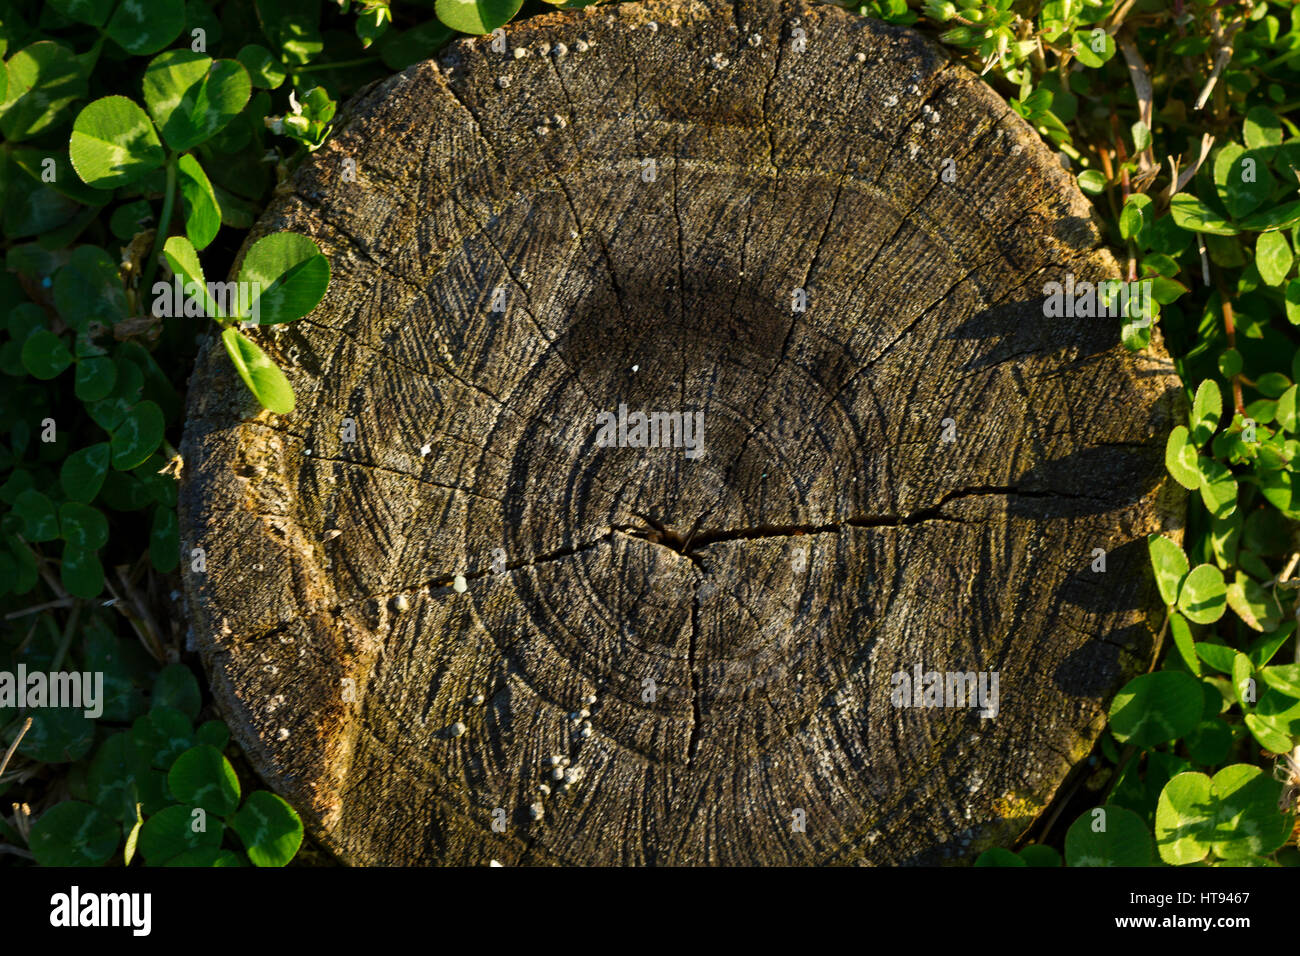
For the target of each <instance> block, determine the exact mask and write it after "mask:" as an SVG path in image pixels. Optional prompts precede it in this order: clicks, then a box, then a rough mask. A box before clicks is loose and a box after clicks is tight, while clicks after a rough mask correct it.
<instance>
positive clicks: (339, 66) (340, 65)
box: [290, 56, 379, 76]
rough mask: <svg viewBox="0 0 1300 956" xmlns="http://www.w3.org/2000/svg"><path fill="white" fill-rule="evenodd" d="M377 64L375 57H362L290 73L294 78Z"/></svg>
mask: <svg viewBox="0 0 1300 956" xmlns="http://www.w3.org/2000/svg"><path fill="white" fill-rule="evenodd" d="M378 62H379V57H377V56H363V57H359V58H357V59H355V60H340V61H339V62H337V63H314V64H312V65H311V66H300V67H296V68H294V69H293V70H291V71H290V72H291V73H293V75H294V76H299V75H301V74H303V73H319V72H320V71H321V70H345V69H347V68H348V67H350V66H365V65H366V64H367V63H378Z"/></svg>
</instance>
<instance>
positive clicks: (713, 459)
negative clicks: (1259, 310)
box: [182, 0, 1181, 865]
mask: <svg viewBox="0 0 1300 956" xmlns="http://www.w3.org/2000/svg"><path fill="white" fill-rule="evenodd" d="M945 169H947V170H950V173H949V175H947V176H945V175H944V173H945ZM281 229H288V230H294V231H297V232H301V233H305V234H307V235H310V236H312V237H314V238H315V239H316V240H317V242H318V243H319V244H320V245H321V247H322V249H323V250H324V251H325V253H326V255H327V256H328V257H329V259H330V262H331V266H332V270H333V279H332V282H331V285H330V289H329V292H328V294H327V296H326V298H325V299H324V301H323V302H322V303H321V305H320V306H319V307H318V308H317V309H316V311H315V312H314V313H313V314H311V315H310V316H308V317H307V318H305V319H303V320H301V321H300V322H298V323H296V324H294V325H292V326H288V327H285V328H283V329H282V330H281V331H278V332H272V331H267V332H265V333H258V337H259V340H260V341H261V342H262V343H264V345H265V347H266V348H267V349H268V351H269V352H271V354H272V355H273V356H274V357H275V358H277V360H279V361H280V362H281V363H282V365H283V366H284V367H286V368H287V370H288V374H289V377H290V380H291V381H292V383H293V386H294V389H295V391H296V393H297V398H298V407H297V410H296V411H294V412H293V413H292V414H290V415H287V416H283V417H278V416H275V415H272V414H271V413H268V412H263V411H261V410H260V409H259V408H257V407H256V406H255V405H254V404H253V403H252V400H251V399H250V398H248V397H247V396H246V395H245V393H244V392H243V389H242V386H241V385H240V384H239V382H238V380H237V379H236V377H235V375H234V373H233V372H232V371H231V370H230V368H229V365H228V363H227V361H226V359H225V357H224V355H223V354H222V353H221V349H220V347H219V346H213V344H212V343H209V344H208V345H207V346H205V349H204V352H203V355H202V356H201V357H200V360H199V366H198V369H197V371H196V373H195V376H194V379H193V381H192V383H191V386H192V387H191V394H192V400H191V407H190V420H189V424H188V428H187V434H186V438H185V449H184V453H185V460H186V463H187V464H186V468H185V472H184V474H185V483H184V488H183V503H182V521H183V540H184V547H185V548H186V549H195V548H202V549H203V551H204V554H205V556H206V567H205V569H204V570H201V571H194V570H190V571H187V578H186V590H187V602H188V606H189V609H190V614H191V616H192V623H193V637H194V643H195V646H196V647H197V648H198V649H199V650H201V651H202V654H203V656H204V660H205V663H206V665H207V668H208V671H209V674H210V678H211V681H212V685H213V689H214V693H215V694H216V697H217V700H218V701H219V703H220V705H221V706H222V708H223V709H224V711H225V713H226V714H227V716H228V718H229V720H230V722H231V724H232V726H233V727H234V730H235V737H236V740H237V741H238V742H239V743H240V744H241V745H242V746H243V747H244V749H245V750H246V751H247V753H248V756H249V758H250V759H251V760H252V762H253V764H254V765H255V766H256V767H257V769H258V770H259V772H261V773H262V774H263V775H264V776H265V777H266V779H267V780H268V782H269V783H270V784H271V786H273V787H274V788H275V789H277V790H278V791H279V792H280V793H282V794H283V795H284V796H285V797H286V798H288V799H289V800H290V801H291V802H293V803H294V804H295V805H296V806H297V807H298V808H299V809H300V810H301V812H302V814H303V816H304V819H305V820H306V821H307V822H308V824H309V826H310V827H311V828H312V829H313V831H314V832H315V833H316V834H317V836H318V837H319V838H320V839H321V840H322V841H323V842H324V844H325V845H326V846H327V847H329V848H330V849H331V850H332V851H333V852H335V853H336V854H337V855H338V856H339V857H340V858H341V859H343V860H345V861H348V862H351V863H385V864H388V863H398V864H408V863H450V864H477V865H485V864H487V863H488V862H489V861H491V860H497V861H499V862H501V863H503V864H505V865H514V864H530V863H532V864H550V863H571V864H609V863H626V864H659V865H664V864H792V863H795V864H811V863H878V864H887V863H936V862H943V861H945V860H959V859H965V858H969V857H970V856H971V855H972V854H973V853H974V852H976V851H978V850H979V849H981V848H984V847H986V846H989V845H991V844H993V843H995V842H998V841H1007V840H1011V839H1013V838H1014V837H1015V836H1016V835H1017V834H1019V833H1021V832H1023V831H1024V830H1025V829H1026V827H1027V826H1028V825H1029V824H1030V823H1031V822H1032V820H1033V819H1034V817H1035V816H1036V815H1037V814H1038V813H1039V812H1040V811H1041V810H1042V809H1043V808H1044V806H1045V805H1046V804H1047V803H1048V802H1049V801H1050V800H1051V798H1052V796H1053V795H1054V794H1055V792H1056V790H1057V789H1058V787H1059V786H1060V784H1061V782H1062V780H1063V779H1064V777H1065V775H1066V774H1067V772H1068V771H1069V769H1070V768H1071V767H1072V766H1073V765H1074V764H1075V763H1076V762H1077V761H1078V760H1080V759H1081V758H1082V757H1083V756H1084V755H1086V754H1087V752H1088V751H1089V749H1090V747H1091V745H1092V743H1093V742H1094V740H1095V739H1096V736H1097V734H1098V733H1099V732H1100V730H1101V728H1102V726H1103V725H1104V720H1105V703H1106V701H1107V700H1108V698H1109V696H1110V695H1111V694H1112V693H1113V692H1114V690H1115V689H1116V688H1117V687H1118V686H1119V685H1120V683H1121V682H1122V681H1123V680H1125V679H1127V677H1129V676H1131V675H1133V674H1134V673H1137V672H1138V671H1139V670H1141V669H1143V668H1145V667H1146V666H1147V665H1148V664H1149V662H1150V657H1151V654H1152V652H1153V650H1154V646H1155V636H1156V633H1155V632H1156V626H1158V623H1159V617H1158V614H1159V612H1160V608H1159V599H1158V597H1157V596H1156V594H1155V590H1154V587H1153V584H1152V582H1151V579H1150V575H1149V573H1148V571H1147V568H1146V565H1147V561H1146V544H1145V540H1144V539H1145V536H1146V535H1147V534H1149V533H1152V532H1156V531H1169V532H1173V533H1177V532H1178V530H1179V528H1180V526H1181V518H1180V517H1179V516H1178V515H1179V506H1180V501H1181V499H1180V498H1179V496H1178V493H1177V492H1175V491H1173V490H1172V489H1171V487H1170V486H1169V483H1168V482H1167V481H1166V480H1165V479H1164V472H1163V467H1162V454H1163V451H1162V446H1163V436H1164V435H1165V434H1166V433H1167V431H1168V428H1169V426H1170V424H1171V418H1172V416H1173V414H1174V413H1175V411H1176V410H1177V405H1178V402H1179V401H1180V400H1181V399H1180V398H1179V397H1178V396H1179V394H1180V393H1179V390H1178V382H1177V378H1176V376H1175V375H1174V373H1173V370H1172V367H1171V365H1170V363H1169V361H1168V358H1167V357H1166V356H1165V354H1164V352H1163V351H1162V350H1161V348H1160V346H1159V344H1158V342H1157V344H1156V345H1155V346H1153V347H1152V348H1151V349H1149V350H1147V351H1146V352H1145V353H1142V354H1139V355H1130V354H1129V353H1127V352H1126V351H1125V350H1124V349H1123V348H1122V347H1121V346H1120V344H1119V321H1118V320H1117V319H1114V318H1091V317H1077V318H1076V317H1066V318H1048V317H1045V315H1044V307H1043V298H1044V296H1043V286H1044V284H1045V283H1046V282H1052V281H1060V282H1064V281H1065V280H1066V278H1067V276H1070V275H1073V276H1074V277H1075V280H1076V281H1077V282H1083V281H1096V280H1098V279H1101V278H1106V277H1117V276H1118V275H1119V270H1118V268H1117V266H1116V263H1115V261H1114V260H1113V258H1112V257H1111V256H1110V255H1109V254H1108V253H1106V252H1105V251H1104V250H1102V249H1100V248H1099V244H1100V235H1099V232H1098V230H1097V228H1096V227H1095V225H1094V223H1093V221H1092V218H1091V212H1090V207H1089V206H1088V204H1087V202H1086V201H1085V200H1084V198H1083V197H1082V196H1081V195H1080V194H1079V192H1078V191H1077V189H1076V188H1075V186H1074V184H1073V182H1072V180H1071V178H1070V175H1069V174H1068V173H1066V172H1064V171H1063V170H1062V169H1060V167H1059V165H1058V164H1057V163H1056V161H1055V158H1054V157H1053V156H1052V154H1051V153H1050V152H1049V151H1048V149H1047V148H1046V147H1045V146H1044V145H1043V144H1042V143H1041V141H1040V140H1039V139H1038V138H1037V136H1036V135H1035V134H1034V133H1033V131H1032V130H1031V129H1030V128H1029V127H1028V126H1027V125H1026V124H1025V123H1024V122H1023V121H1022V120H1021V119H1020V118H1019V117H1018V116H1016V115H1015V114H1014V113H1013V112H1012V111H1011V109H1010V108H1009V107H1008V106H1007V104H1006V103H1004V102H1003V101H1002V100H1001V99H1000V98H998V97H997V95H996V94H994V93H993V92H992V91H991V90H990V89H989V88H988V87H987V86H986V85H984V84H983V83H982V82H981V81H980V80H979V79H978V78H977V77H975V76H974V75H973V74H971V73H970V72H969V71H968V70H966V69H965V68H963V67H961V66H959V65H955V64H952V63H950V62H949V61H948V60H947V59H946V58H945V56H944V55H943V54H942V53H941V52H940V51H939V50H938V48H937V47H935V46H934V45H933V44H931V43H930V42H929V41H927V40H924V39H923V38H921V37H920V36H919V35H917V34H915V33H913V32H911V31H908V30H904V29H900V28H895V27H891V26H887V25H882V24H880V23H877V22H872V21H869V20H866V19H862V18H858V17H855V16H852V15H850V14H848V13H846V12H844V11H843V10H841V9H838V8H835V7H829V6H808V5H804V4H802V3H786V4H781V5H777V4H775V3H772V2H770V0H762V2H758V3H753V2H738V3H736V5H735V6H730V5H725V4H719V3H716V2H710V3H698V2H691V3H671V4H670V3H644V4H638V3H632V4H626V5H619V6H614V7H603V6H602V7H596V8H588V9H586V10H584V11H581V12H572V13H557V14H553V15H547V16H543V17H540V18H537V19H533V20H530V21H527V22H524V23H520V24H515V25H511V26H509V27H508V28H507V29H506V31H505V39H504V43H502V42H501V41H499V40H498V42H497V45H496V46H495V47H494V46H493V38H492V37H482V38H476V39H472V40H463V41H460V42H457V43H455V44H452V45H451V46H450V47H448V48H447V49H446V50H445V51H444V52H443V53H442V54H440V55H439V56H438V57H437V58H436V59H435V60H431V61H428V62H425V63H421V64H418V65H416V66H413V67H411V68H410V69H408V70H406V71H405V72H403V73H401V74H399V75H397V76H394V77H392V78H391V79H389V80H387V81H384V82H382V83H379V84H376V85H374V86H372V87H370V88H368V89H367V90H366V91H364V92H363V93H362V94H360V95H359V96H358V97H357V98H356V99H355V100H354V101H353V102H352V103H351V104H349V107H348V109H347V110H345V111H344V113H343V115H342V116H341V118H340V123H339V126H338V129H337V130H336V132H335V134H334V136H333V137H332V139H331V140H330V142H329V143H328V144H327V145H326V146H325V147H324V148H322V149H321V150H319V151H318V152H317V153H316V154H315V155H314V156H312V157H311V158H310V159H309V160H308V161H307V162H306V163H305V164H304V165H303V166H302V167H301V169H300V170H299V171H298V172H297V174H296V175H295V178H294V179H293V180H292V183H291V185H290V187H289V188H287V189H286V190H285V191H284V193H283V194H282V195H281V196H280V197H279V198H278V199H277V201H276V202H275V204H274V205H273V207H272V208H271V209H270V210H269V211H268V213H267V215H266V216H265V217H264V219H263V220H262V222H261V223H260V225H259V230H258V231H259V233H260V232H266V231H272V230H281ZM620 408H623V410H624V414H623V421H624V425H625V426H626V427H627V428H628V433H626V437H627V439H628V440H627V441H624V442H622V443H621V444H620V443H615V444H613V445H607V444H602V442H601V441H600V437H601V432H602V428H601V423H602V421H604V419H601V418H600V417H599V416H601V414H602V413H612V415H613V416H614V417H615V419H618V418H619V415H620ZM654 411H661V412H669V413H678V414H679V415H681V416H682V417H681V419H680V420H681V421H682V422H684V423H686V422H689V423H690V424H692V425H701V424H702V429H696V430H693V431H692V432H691V433H689V434H687V433H684V432H683V431H676V432H672V433H671V434H670V433H668V432H667V431H664V432H663V437H664V439H665V441H664V442H663V443H662V444H660V445H659V446H658V447H639V446H638V445H637V444H636V441H635V440H636V437H637V432H636V422H637V420H638V419H637V418H636V417H634V413H636V412H654ZM656 423H657V424H662V422H661V421H660V420H659V419H656ZM612 432H613V436H614V437H615V438H616V439H617V438H618V437H619V429H618V428H617V427H615V428H614V429H613V430H612ZM701 439H702V441H701ZM1103 551H1104V552H1105V555H1104V570H1100V569H1099V568H1100V567H1102V566H1103V565H1101V564H1100V563H1099V557H1098V556H1099V554H1100V553H1101V552H1103ZM1153 625H1155V626H1153ZM918 671H919V672H922V673H924V672H931V671H934V672H940V673H942V674H948V673H950V672H952V673H959V674H964V673H967V672H969V673H972V674H974V675H977V676H978V677H981V678H982V679H983V680H984V684H985V687H986V688H987V689H988V690H990V691H991V690H992V688H993V685H992V683H991V681H992V679H993V675H994V674H996V676H997V685H996V687H997V692H998V693H997V697H996V699H994V698H993V697H992V695H991V694H990V696H988V697H986V698H984V702H985V707H984V708H983V709H981V708H980V707H979V706H969V704H970V703H971V702H970V701H960V700H959V701H956V702H955V703H956V706H924V704H925V699H924V698H922V697H921V696H920V689H918V690H917V692H916V698H915V699H913V697H912V695H911V694H908V695H907V696H906V698H900V696H899V694H898V687H899V686H900V685H898V683H897V681H898V677H897V675H900V674H903V675H907V677H908V679H909V680H910V679H911V678H912V677H913V676H914V675H915V674H916V673H917V672H918ZM922 683H923V684H924V681H923V682H922ZM931 702H933V698H931ZM945 703H948V704H953V703H954V702H953V701H951V700H946V701H945ZM900 704H907V705H913V704H921V705H922V706H901V705H900ZM557 758H558V766H556V765H553V764H555V763H556V762H557ZM566 771H567V774H566ZM557 777H559V779H556V778H557Z"/></svg>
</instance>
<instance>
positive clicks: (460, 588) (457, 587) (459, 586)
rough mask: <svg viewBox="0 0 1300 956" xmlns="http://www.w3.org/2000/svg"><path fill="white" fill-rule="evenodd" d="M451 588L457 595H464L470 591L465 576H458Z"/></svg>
mask: <svg viewBox="0 0 1300 956" xmlns="http://www.w3.org/2000/svg"><path fill="white" fill-rule="evenodd" d="M451 587H452V590H454V591H455V592H456V593H457V594H464V593H465V592H466V591H467V590H468V589H469V585H468V584H466V583H465V575H463V574H458V575H456V579H455V580H454V581H452V583H451Z"/></svg>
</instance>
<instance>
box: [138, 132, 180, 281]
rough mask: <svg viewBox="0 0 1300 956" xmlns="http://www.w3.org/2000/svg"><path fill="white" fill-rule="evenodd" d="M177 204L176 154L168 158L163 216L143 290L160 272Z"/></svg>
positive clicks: (146, 269) (145, 274)
mask: <svg viewBox="0 0 1300 956" xmlns="http://www.w3.org/2000/svg"><path fill="white" fill-rule="evenodd" d="M175 202H176V154H175V153H173V154H172V155H171V156H169V157H167V182H166V185H165V186H163V207H162V216H160V217H159V219H158V231H157V233H156V234H155V235H154V239H153V251H152V252H151V253H150V254H149V265H148V266H147V267H146V268H145V272H144V284H143V288H144V289H148V288H149V287H150V286H151V285H152V284H153V275H154V273H155V272H156V271H157V270H158V260H159V259H160V258H162V250H163V245H164V244H165V243H166V242H167V230H168V228H169V227H170V226H171V222H172V206H173V205H174V204H175Z"/></svg>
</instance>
